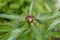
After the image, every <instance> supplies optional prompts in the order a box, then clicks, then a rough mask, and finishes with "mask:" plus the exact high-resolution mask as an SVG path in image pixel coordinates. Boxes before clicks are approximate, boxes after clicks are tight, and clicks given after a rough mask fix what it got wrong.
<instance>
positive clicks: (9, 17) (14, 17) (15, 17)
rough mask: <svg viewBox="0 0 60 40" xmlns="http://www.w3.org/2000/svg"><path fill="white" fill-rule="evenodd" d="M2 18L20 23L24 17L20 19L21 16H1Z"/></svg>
mask: <svg viewBox="0 0 60 40" xmlns="http://www.w3.org/2000/svg"><path fill="white" fill-rule="evenodd" d="M0 17H1V18H7V19H10V20H18V21H21V20H23V19H22V17H20V16H18V15H6V14H0Z"/></svg>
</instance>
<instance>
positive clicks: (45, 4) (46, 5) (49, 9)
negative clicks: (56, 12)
mask: <svg viewBox="0 0 60 40" xmlns="http://www.w3.org/2000/svg"><path fill="white" fill-rule="evenodd" d="M44 6H45V7H46V9H47V10H48V11H49V12H51V11H52V9H51V8H50V7H49V6H48V4H47V3H44Z"/></svg>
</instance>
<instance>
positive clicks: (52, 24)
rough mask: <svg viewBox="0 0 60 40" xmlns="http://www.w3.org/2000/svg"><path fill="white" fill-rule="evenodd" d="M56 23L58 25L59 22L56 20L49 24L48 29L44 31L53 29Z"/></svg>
mask: <svg viewBox="0 0 60 40" xmlns="http://www.w3.org/2000/svg"><path fill="white" fill-rule="evenodd" d="M58 23H60V20H57V19H56V20H55V21H54V22H53V23H51V24H50V26H49V28H48V29H47V30H46V31H50V30H52V29H54V28H55V27H56V25H57V24H58Z"/></svg>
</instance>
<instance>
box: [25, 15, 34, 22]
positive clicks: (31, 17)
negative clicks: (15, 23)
mask: <svg viewBox="0 0 60 40" xmlns="http://www.w3.org/2000/svg"><path fill="white" fill-rule="evenodd" d="M25 19H26V21H27V22H29V23H31V22H33V20H34V18H33V16H31V15H30V16H27V17H26V18H25Z"/></svg>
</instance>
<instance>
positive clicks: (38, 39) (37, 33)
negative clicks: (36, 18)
mask: <svg viewBox="0 0 60 40" xmlns="http://www.w3.org/2000/svg"><path fill="white" fill-rule="evenodd" d="M31 29H32V31H33V33H34V35H35V38H36V40H42V37H41V32H40V30H39V28H38V27H37V26H35V25H34V24H31Z"/></svg>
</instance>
